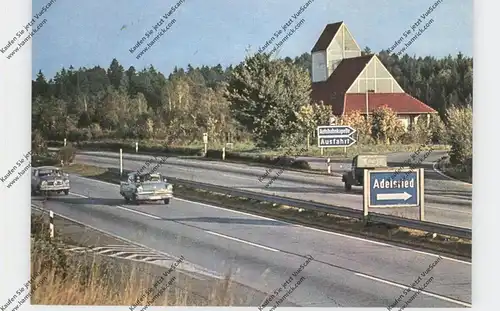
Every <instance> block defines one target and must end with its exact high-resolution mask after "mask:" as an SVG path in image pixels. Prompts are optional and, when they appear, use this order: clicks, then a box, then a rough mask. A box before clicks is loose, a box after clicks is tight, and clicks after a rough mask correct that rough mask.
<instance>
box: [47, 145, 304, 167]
mask: <svg viewBox="0 0 500 311" xmlns="http://www.w3.org/2000/svg"><path fill="white" fill-rule="evenodd" d="M47 144H48V146H49V147H57V148H61V150H63V149H65V148H66V147H68V146H69V144H68V146H66V147H63V144H62V143H61V142H58V141H48V142H47ZM73 146H74V147H76V148H77V149H80V150H90V151H112V152H119V151H120V149H122V150H123V152H125V153H135V142H127V141H123V142H117V141H84V142H75V143H74V144H73ZM70 148H71V149H73V147H70ZM140 152H141V153H142V154H144V153H146V154H147V153H155V154H158V153H161V154H166V155H175V156H205V158H209V159H222V150H216V149H208V150H207V154H205V155H204V154H203V153H204V150H203V149H202V148H189V147H167V146H164V145H161V144H159V143H156V144H155V143H152V144H150V145H147V146H144V145H141V146H140ZM64 154H65V156H64V160H65V162H66V160H69V157H70V156H69V154H71V152H70V151H65V152H64ZM66 154H68V155H66ZM60 155H61V152H60ZM226 160H229V161H240V162H252V163H260V164H266V165H273V166H280V167H290V168H295V169H305V170H310V169H311V166H310V165H309V163H308V162H307V161H305V160H295V158H292V157H286V156H270V155H263V154H250V153H242V152H232V151H226Z"/></svg>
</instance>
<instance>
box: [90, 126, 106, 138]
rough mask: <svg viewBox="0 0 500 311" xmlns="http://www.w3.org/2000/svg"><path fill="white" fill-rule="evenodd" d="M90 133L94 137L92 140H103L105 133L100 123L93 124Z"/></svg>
mask: <svg viewBox="0 0 500 311" xmlns="http://www.w3.org/2000/svg"><path fill="white" fill-rule="evenodd" d="M89 131H90V134H91V136H92V138H97V139H99V138H101V137H102V136H103V135H104V133H103V131H102V129H101V126H100V125H99V124H98V123H92V124H91V125H90V126H89Z"/></svg>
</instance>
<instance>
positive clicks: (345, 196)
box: [76, 151, 472, 228]
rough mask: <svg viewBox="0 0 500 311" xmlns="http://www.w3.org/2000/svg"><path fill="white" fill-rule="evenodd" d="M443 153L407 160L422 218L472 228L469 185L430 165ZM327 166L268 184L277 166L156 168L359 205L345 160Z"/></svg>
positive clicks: (95, 157)
mask: <svg viewBox="0 0 500 311" xmlns="http://www.w3.org/2000/svg"><path fill="white" fill-rule="evenodd" d="M443 154H444V152H441V151H437V152H436V153H431V154H430V155H429V156H428V158H427V159H422V160H421V161H420V160H418V159H416V160H414V161H412V163H415V162H421V164H420V166H422V167H424V168H425V207H426V210H425V212H426V213H425V218H426V219H425V220H427V221H431V222H436V223H443V224H448V225H453V226H457V227H464V228H471V226H472V185H470V184H467V183H464V182H460V181H455V180H451V179H449V178H446V177H445V176H442V175H441V174H439V173H438V172H436V171H435V170H434V169H433V163H434V161H435V160H437V159H438V158H440V157H441V156H442V155H443ZM409 157H410V154H408V153H406V154H405V153H400V154H393V155H391V156H389V161H391V162H390V164H391V166H398V165H401V163H402V162H404V161H405V159H407V158H409ZM151 159H153V156H151V155H137V154H124V155H123V165H124V168H125V169H129V170H138V169H140V168H142V167H144V163H145V162H146V161H147V160H151ZM158 159H159V158H158ZM316 159H318V158H316ZM310 160H311V159H310ZM313 160H314V158H313V159H312V163H314V161H313ZM76 161H77V162H79V163H86V164H92V165H96V166H101V167H114V168H119V156H118V154H117V153H113V152H91V151H85V152H80V153H79V154H78V155H77V156H76ZM318 161H319V160H318ZM152 166H154V165H153V164H152V165H151V167H152ZM332 166H333V172H334V175H333V176H323V175H317V174H308V173H301V172H296V171H287V170H286V169H285V170H284V171H283V172H282V173H281V174H280V175H279V177H277V179H276V180H275V181H274V182H273V183H272V184H271V185H270V186H269V187H268V188H266V187H265V186H266V184H267V182H268V181H269V180H270V179H271V178H273V177H274V176H276V174H277V173H279V171H280V170H279V169H274V170H273V171H271V172H270V173H269V174H268V176H267V177H266V178H265V179H263V181H262V182H261V181H259V177H261V176H264V174H266V168H264V167H259V166H253V165H252V166H250V165H244V164H234V163H223V162H217V161H203V160H193V159H180V158H168V160H167V162H166V164H162V165H161V166H160V167H159V168H158V170H157V171H158V172H161V173H163V174H165V175H167V176H171V177H177V178H181V179H187V180H193V181H199V182H204V183H210V184H214V185H221V186H226V187H234V188H238V189H245V190H249V191H255V192H263V193H269V194H273V195H279V196H285V197H291V198H296V199H302V200H308V201H315V202H321V203H326V204H329V205H334V206H343V207H349V208H353V209H358V210H362V209H363V207H362V206H363V205H362V202H363V198H362V188H361V187H353V190H352V192H350V193H346V192H345V190H344V184H343V183H342V181H341V177H340V174H339V173H340V172H343V171H344V170H345V169H349V168H350V164H349V163H346V162H343V161H338V162H334V163H332ZM406 166H408V165H406ZM371 211H373V212H378V213H383V214H391V215H395V216H399V217H406V218H411V219H418V217H419V211H418V208H378V209H371Z"/></svg>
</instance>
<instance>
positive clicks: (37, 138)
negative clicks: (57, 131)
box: [31, 129, 47, 155]
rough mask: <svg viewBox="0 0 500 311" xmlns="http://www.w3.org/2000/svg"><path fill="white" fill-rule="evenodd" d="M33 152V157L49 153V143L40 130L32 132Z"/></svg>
mask: <svg viewBox="0 0 500 311" xmlns="http://www.w3.org/2000/svg"><path fill="white" fill-rule="evenodd" d="M31 152H32V154H33V155H42V154H45V153H47V142H46V140H45V139H44V138H43V136H42V134H41V133H40V131H39V130H36V129H35V130H34V131H32V132H31Z"/></svg>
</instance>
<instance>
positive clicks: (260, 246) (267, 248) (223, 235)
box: [203, 230, 280, 252]
mask: <svg viewBox="0 0 500 311" xmlns="http://www.w3.org/2000/svg"><path fill="white" fill-rule="evenodd" d="M203 231H205V232H206V233H209V234H212V235H216V236H218V237H222V238H226V239H229V240H233V241H237V242H240V243H244V244H248V245H252V246H255V247H259V248H263V249H266V250H268V251H272V252H280V251H279V250H277V249H274V248H270V247H267V246H263V245H260V244H255V243H252V242H248V241H245V240H240V239H238V238H233V237H231V236H227V235H225V234H220V233H217V232H213V231H208V230H203Z"/></svg>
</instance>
